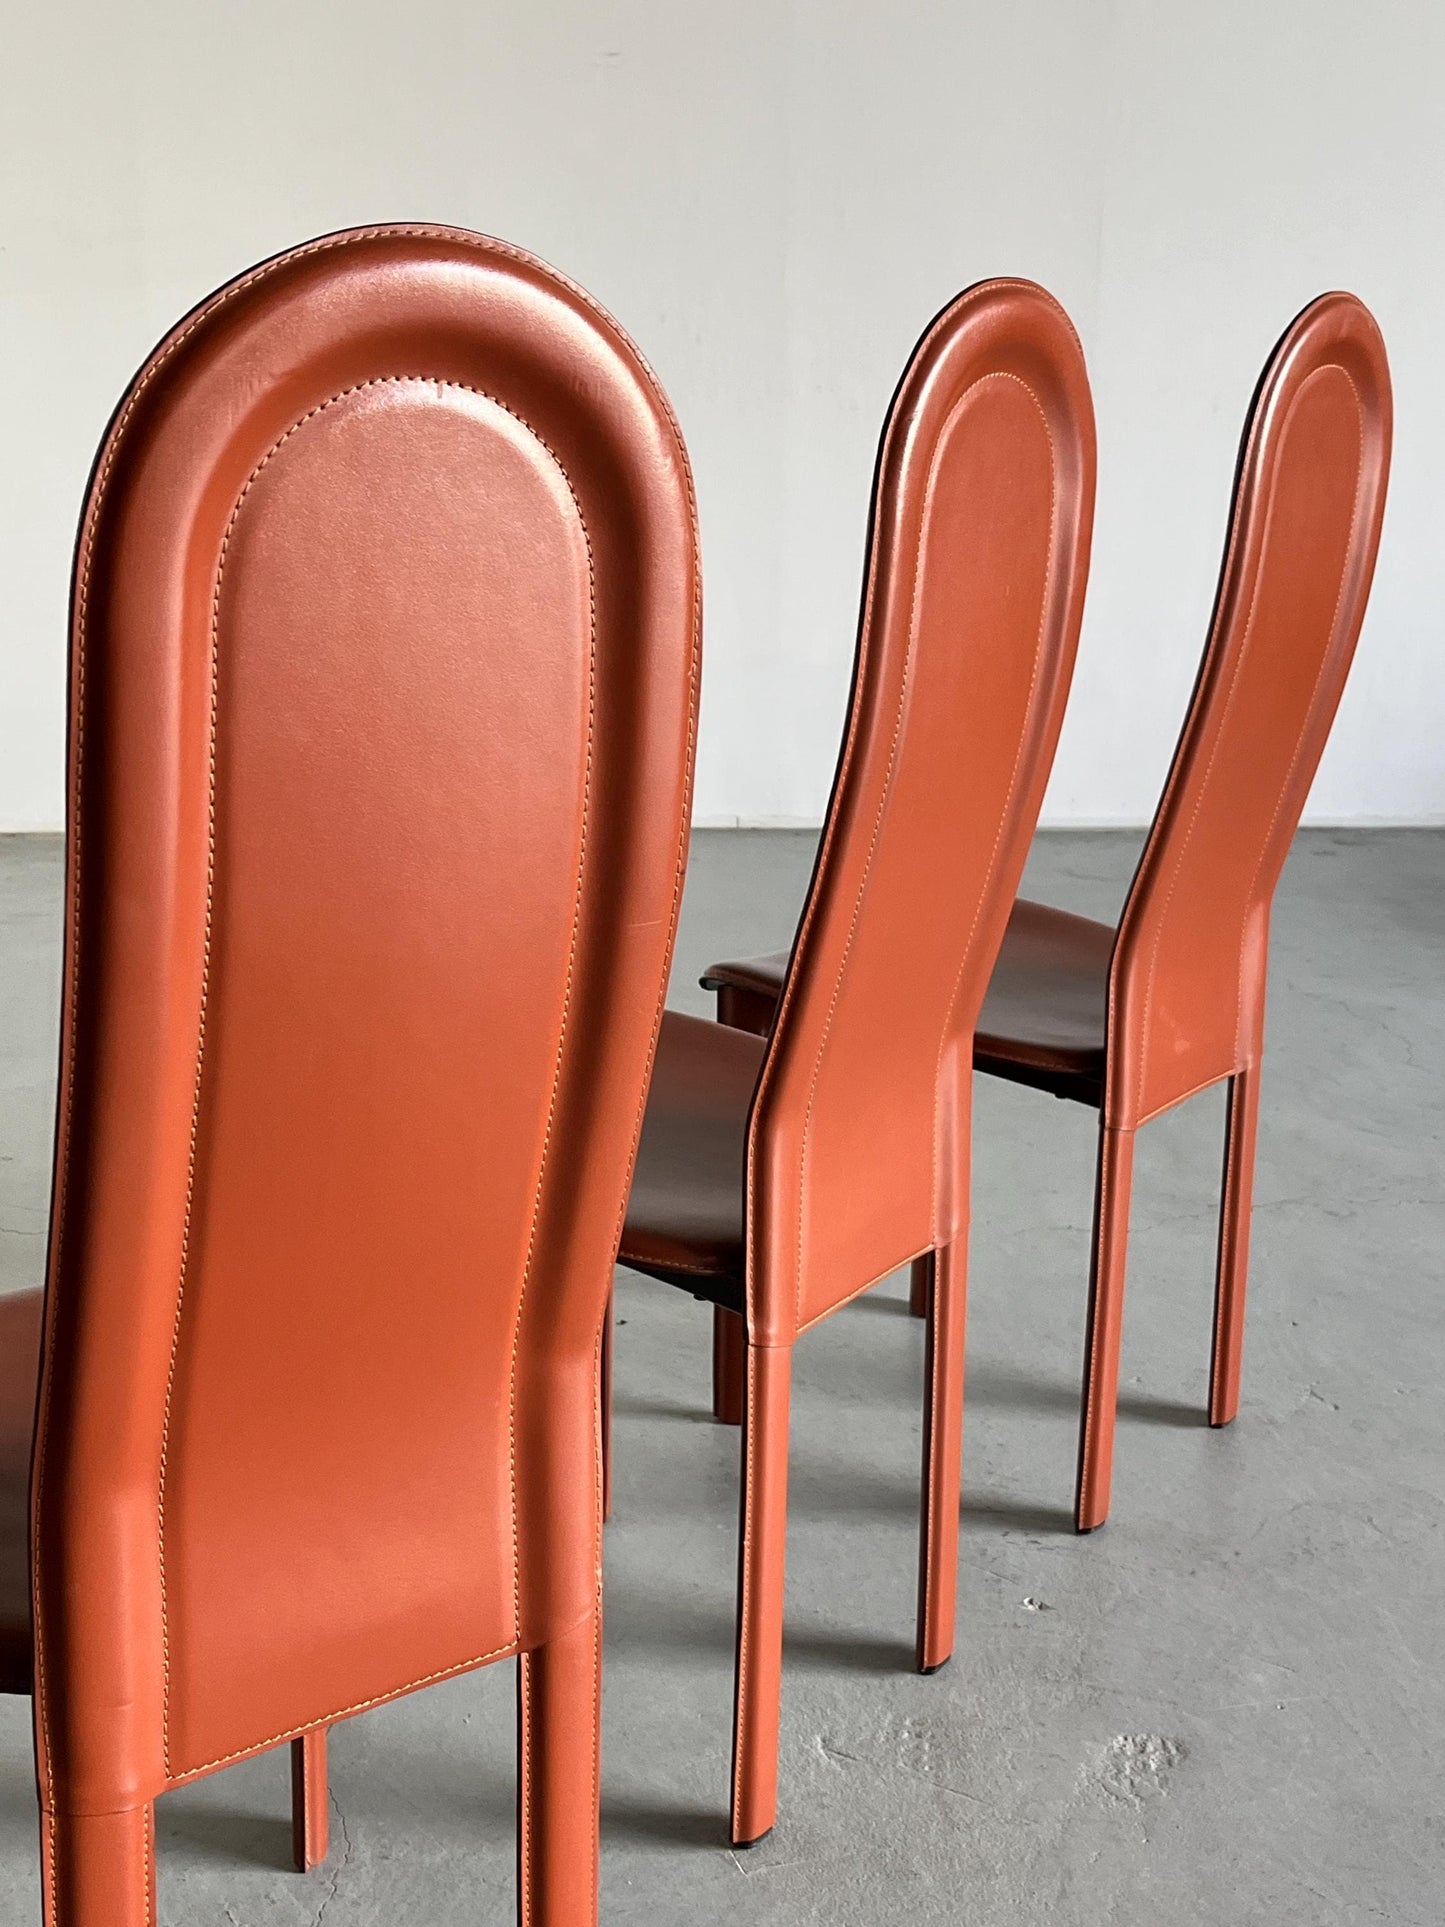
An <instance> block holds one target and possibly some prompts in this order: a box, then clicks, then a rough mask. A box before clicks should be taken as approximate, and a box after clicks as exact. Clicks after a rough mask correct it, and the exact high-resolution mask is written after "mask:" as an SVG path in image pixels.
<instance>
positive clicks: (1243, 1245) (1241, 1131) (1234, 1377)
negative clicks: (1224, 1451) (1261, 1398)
mask: <svg viewBox="0 0 1445 1927" xmlns="http://www.w3.org/2000/svg"><path fill="white" fill-rule="evenodd" d="M1258 1124H1259V1070H1258V1068H1257V1067H1255V1068H1253V1069H1250V1070H1243V1071H1236V1072H1235V1074H1234V1076H1233V1077H1232V1078H1231V1079H1230V1080H1229V1122H1228V1124H1227V1125H1226V1127H1225V1134H1224V1197H1223V1202H1222V1205H1221V1207H1220V1213H1219V1267H1218V1270H1217V1271H1216V1273H1215V1280H1214V1352H1213V1356H1212V1358H1211V1361H1210V1368H1209V1423H1210V1424H1211V1425H1228V1424H1229V1422H1230V1420H1231V1419H1232V1418H1233V1417H1234V1416H1235V1414H1236V1413H1237V1412H1238V1410H1239V1373H1240V1363H1241V1355H1242V1353H1243V1349H1244V1294H1245V1286H1246V1284H1247V1282H1248V1277H1249V1221H1250V1214H1251V1211H1252V1209H1253V1204H1254V1146H1255V1136H1256V1131H1257V1128H1258Z"/></svg>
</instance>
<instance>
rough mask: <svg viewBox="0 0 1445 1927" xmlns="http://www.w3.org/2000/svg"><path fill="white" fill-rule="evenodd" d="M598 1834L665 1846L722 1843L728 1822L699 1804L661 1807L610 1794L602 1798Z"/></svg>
mask: <svg viewBox="0 0 1445 1927" xmlns="http://www.w3.org/2000/svg"><path fill="white" fill-rule="evenodd" d="M602 1838H603V1841H604V1842H606V1841H608V1840H615V1839H619V1838H620V1839H624V1840H646V1841H649V1842H652V1843H655V1844H657V1845H660V1846H665V1847H725V1846H727V1844H728V1823H727V1819H726V1816H725V1815H724V1814H722V1813H721V1812H713V1811H711V1810H709V1809H706V1808H703V1807H665V1806H660V1805H658V1803H657V1802H656V1801H652V1800H629V1799H619V1798H618V1797H617V1795H615V1794H612V1795H609V1796H607V1797H605V1798H604V1799H603V1802H602Z"/></svg>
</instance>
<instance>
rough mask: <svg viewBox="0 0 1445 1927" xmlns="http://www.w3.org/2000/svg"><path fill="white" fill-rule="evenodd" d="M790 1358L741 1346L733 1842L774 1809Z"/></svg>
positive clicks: (779, 1349) (765, 1823) (764, 1828)
mask: <svg viewBox="0 0 1445 1927" xmlns="http://www.w3.org/2000/svg"><path fill="white" fill-rule="evenodd" d="M792 1364H793V1359H792V1351H791V1349H790V1348H789V1347H788V1346H785V1345H777V1346H771V1345H751V1344H750V1345H749V1346H748V1348H747V1402H746V1410H745V1412H744V1414H743V1476H742V1502H741V1515H740V1529H739V1546H738V1629H737V1630H738V1646H737V1680H736V1697H735V1700H734V1712H733V1793H732V1840H733V1845H734V1846H735V1847H750V1846H752V1845H753V1844H754V1842H756V1841H758V1840H761V1839H762V1838H763V1836H764V1834H766V1833H768V1832H770V1831H771V1829H772V1825H773V1821H774V1820H775V1819H776V1817H777V1809H778V1727H779V1718H780V1712H781V1706H780V1700H781V1692H782V1673H783V1567H784V1561H785V1558H786V1549H787V1531H788V1400H789V1389H790V1384H791V1378H792Z"/></svg>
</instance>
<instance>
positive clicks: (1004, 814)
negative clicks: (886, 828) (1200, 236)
mask: <svg viewBox="0 0 1445 1927" xmlns="http://www.w3.org/2000/svg"><path fill="white" fill-rule="evenodd" d="M1013 379H1014V380H1017V379H1018V377H1017V376H1014V377H1013ZM1020 386H1021V387H1023V388H1026V389H1027V390H1028V394H1029V397H1030V399H1031V400H1032V402H1033V404H1034V406H1035V407H1036V408H1037V409H1038V411H1039V420H1040V421H1041V422H1042V424H1043V429H1044V440H1045V442H1046V444H1047V446H1048V451H1049V548H1048V554H1047V555H1046V557H1045V558H1044V596H1043V603H1042V606H1041V608H1040V610H1039V626H1038V632H1037V634H1036V635H1035V637H1034V663H1033V670H1032V672H1031V674H1030V676H1029V687H1028V695H1027V697H1026V698H1025V702H1024V715H1025V717H1030V716H1031V715H1032V713H1033V702H1034V691H1035V689H1036V688H1037V687H1038V680H1039V663H1040V661H1041V659H1042V656H1043V643H1044V631H1045V629H1046V628H1047V627H1048V622H1049V614H1050V607H1051V600H1050V596H1049V588H1050V585H1051V583H1052V581H1053V576H1054V567H1055V558H1056V555H1057V551H1058V504H1059V469H1058V460H1057V456H1056V453H1055V449H1054V437H1053V431H1052V429H1051V428H1050V426H1049V418H1048V415H1047V414H1046V413H1045V411H1044V405H1043V403H1042V402H1041V401H1040V400H1039V397H1038V395H1037V394H1036V393H1035V391H1034V390H1033V389H1032V388H1030V387H1029V384H1028V383H1027V382H1021V383H1020ZM1066 694H1067V692H1066ZM1025 741H1026V737H1025V736H1024V735H1021V736H1020V737H1019V746H1018V750H1017V752H1016V753H1015V755H1014V764H1013V768H1012V770H1011V771H1010V772H1009V784H1008V790H1007V792H1006V794H1005V796H1004V804H1003V809H1002V810H1001V811H1000V812H999V823H998V830H997V832H996V833H995V835H994V840H993V848H992V850H990V852H989V858H988V867H987V869H986V870H985V871H984V877H983V883H982V885H981V886H980V889H979V892H978V900H977V902H976V903H975V905H974V912H973V921H972V923H970V925H969V927H968V936H967V937H966V938H965V939H964V945H963V955H962V957H961V958H960V959H959V965H958V969H957V971H955V973H954V978H953V988H952V990H950V992H949V993H948V1014H947V1016H946V1018H945V1020H944V1022H945V1028H944V1031H943V1035H942V1036H941V1037H940V1038H939V1040H938V1056H937V1059H936V1060H935V1062H934V1066H933V1089H934V1102H933V1145H932V1153H933V1170H932V1193H933V1195H932V1197H931V1199H930V1201H929V1202H930V1208H931V1210H932V1212H933V1215H934V1234H935V1236H936V1235H937V1214H938V1083H939V1078H940V1077H941V1075H942V1071H943V1053H944V1051H945V1050H946V1049H947V1048H948V1039H949V1034H950V1031H951V1028H952V1024H953V1007H954V1005H955V1003H956V1002H957V1001H958V989H959V985H960V984H961V983H962V981H963V973H964V971H965V970H966V969H967V968H968V964H969V952H970V951H971V950H972V948H973V939H974V934H975V932H976V931H977V929H978V920H979V918H980V917H981V916H982V915H983V906H984V903H985V901H986V900H987V898H988V895H989V891H990V888H991V886H992V884H993V877H994V871H995V870H996V869H997V867H998V852H999V845H1000V844H1001V843H1002V842H1003V839H1004V832H1005V830H1006V829H1007V828H1008V825H1009V817H1010V814H1011V812H1012V810H1013V802H1014V792H1015V790H1016V789H1017V788H1018V780H1019V771H1020V769H1021V768H1022V766H1023V760H1024V745H1025ZM971 1075H972V1062H971V1060H970V1076H971ZM971 1130H972V1125H971V1123H970V1133H971ZM965 1203H966V1201H965ZM967 1215H968V1213H967V1211H966V1212H965V1216H966V1217H967Z"/></svg>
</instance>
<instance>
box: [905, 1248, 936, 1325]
mask: <svg viewBox="0 0 1445 1927" xmlns="http://www.w3.org/2000/svg"><path fill="white" fill-rule="evenodd" d="M932 1289H933V1258H932V1254H930V1255H929V1256H928V1257H925V1258H915V1259H914V1260H913V1263H912V1264H911V1265H910V1266H909V1268H908V1309H909V1310H910V1311H911V1312H912V1313H913V1316H914V1317H915V1318H926V1317H927V1316H928V1294H929V1292H930V1291H931V1290H932Z"/></svg>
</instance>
